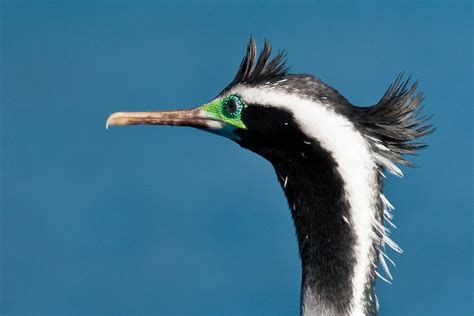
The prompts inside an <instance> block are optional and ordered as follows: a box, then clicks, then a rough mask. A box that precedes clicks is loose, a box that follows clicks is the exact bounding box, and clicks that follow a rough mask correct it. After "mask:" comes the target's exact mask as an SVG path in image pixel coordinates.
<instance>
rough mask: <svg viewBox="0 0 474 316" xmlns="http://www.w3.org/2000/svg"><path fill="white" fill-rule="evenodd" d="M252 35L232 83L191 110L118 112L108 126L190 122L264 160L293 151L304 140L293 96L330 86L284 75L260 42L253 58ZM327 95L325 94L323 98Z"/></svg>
mask: <svg viewBox="0 0 474 316" xmlns="http://www.w3.org/2000/svg"><path fill="white" fill-rule="evenodd" d="M256 51H257V49H256V44H255V41H254V40H253V39H252V38H251V39H250V41H249V43H248V47H247V53H246V55H245V57H244V58H243V60H242V62H241V65H240V67H239V69H238V72H237V74H236V76H235V78H234V79H233V80H232V82H231V83H230V84H229V85H228V86H227V87H226V88H225V89H224V90H223V91H222V92H221V93H219V94H218V96H217V97H215V98H214V99H212V100H211V101H210V102H208V103H206V104H204V105H202V106H199V107H196V108H192V109H185V110H174V111H160V112H117V113H114V114H112V115H111V116H110V117H109V118H108V120H107V127H108V126H112V125H114V126H119V125H174V126H189V127H195V128H198V129H201V130H205V131H208V132H211V133H214V134H217V135H220V136H224V137H226V138H229V139H231V140H233V141H235V142H237V143H238V144H239V145H241V146H242V147H244V148H247V149H250V150H252V151H254V152H256V153H258V154H260V155H262V156H264V157H265V158H267V159H271V157H273V156H274V155H278V156H280V155H287V154H288V153H289V152H295V151H298V150H297V148H295V146H300V145H302V144H304V143H303V142H302V140H303V139H307V138H308V137H305V135H303V134H302V132H301V129H300V128H298V123H297V122H296V120H295V118H294V116H293V114H292V111H291V106H292V101H294V100H292V97H299V98H301V97H303V98H318V97H320V95H319V94H320V93H321V91H320V90H318V89H317V88H318V85H320V87H319V88H324V89H326V90H327V91H326V92H332V90H331V89H330V88H328V87H327V86H325V85H324V84H322V82H320V81H318V80H317V79H315V78H314V77H313V76H310V75H292V74H288V68H287V67H286V66H285V54H284V53H283V52H281V51H280V52H278V53H277V54H276V55H275V56H274V57H271V45H270V43H269V42H267V41H266V42H265V45H264V48H263V50H262V51H261V53H260V55H259V56H258V58H257V54H256ZM326 98H327V96H326Z"/></svg>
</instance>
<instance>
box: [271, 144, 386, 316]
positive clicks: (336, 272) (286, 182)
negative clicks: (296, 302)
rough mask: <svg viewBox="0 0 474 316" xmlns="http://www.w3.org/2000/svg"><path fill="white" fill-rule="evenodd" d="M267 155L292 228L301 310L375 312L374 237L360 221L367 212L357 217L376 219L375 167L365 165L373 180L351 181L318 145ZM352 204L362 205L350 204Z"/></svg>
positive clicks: (315, 312)
mask: <svg viewBox="0 0 474 316" xmlns="http://www.w3.org/2000/svg"><path fill="white" fill-rule="evenodd" d="M274 158H275V157H274ZM270 161H272V164H273V166H274V168H275V170H276V172H277V175H278V178H279V181H280V184H281V186H282V188H283V190H284V192H285V195H286V197H287V200H288V204H289V206H290V208H291V214H292V217H293V220H294V224H295V228H296V236H297V239H298V245H299V254H300V257H301V264H302V282H301V314H302V315H349V314H350V315H361V314H365V315H373V314H376V309H377V308H376V298H375V293H374V283H375V266H376V258H377V255H378V243H379V241H378V240H379V239H378V238H377V237H374V232H373V229H372V223H370V222H369V223H363V224H364V225H362V226H361V225H360V221H364V220H365V221H367V220H366V218H367V217H364V216H362V218H358V217H359V213H360V214H363V213H364V212H368V213H371V214H372V213H373V214H372V215H373V218H375V219H376V220H377V221H381V216H380V208H379V207H378V206H380V201H378V199H379V194H378V192H380V189H381V187H380V186H381V185H382V183H381V181H380V179H378V177H377V173H376V171H375V170H370V172H369V171H368V173H369V174H370V175H369V176H370V177H372V176H373V177H374V178H375V179H376V180H375V181H365V182H366V183H365V186H363V185H357V183H355V185H352V186H351V183H349V181H348V180H347V179H344V175H343V172H341V167H344V166H341V163H340V162H336V161H335V159H334V158H333V157H332V156H331V154H330V153H329V152H327V151H325V150H324V149H322V148H321V147H319V146H312V147H309V146H307V147H305V149H304V150H302V151H300V152H299V153H298V154H297V155H292V156H286V157H283V158H282V157H279V158H278V159H270ZM361 163H362V161H361ZM346 167H347V166H346ZM352 167H357V166H352ZM359 167H360V168H365V167H366V166H365V165H364V166H362V165H361V166H359ZM374 183H375V186H376V187H375V188H374ZM359 184H360V179H359ZM372 191H373V192H374V194H372V193H369V194H368V193H367V192H372ZM375 194H377V195H376V196H377V198H375ZM363 199H367V201H364V200H363ZM374 201H375V202H374ZM355 205H358V206H360V207H362V208H364V209H362V210H359V209H354V206H355ZM373 205H378V206H375V207H374V206H373ZM367 208H370V209H367ZM372 215H371V216H372ZM358 222H359V223H358ZM356 226H357V227H356ZM367 227H368V229H366V228H367Z"/></svg>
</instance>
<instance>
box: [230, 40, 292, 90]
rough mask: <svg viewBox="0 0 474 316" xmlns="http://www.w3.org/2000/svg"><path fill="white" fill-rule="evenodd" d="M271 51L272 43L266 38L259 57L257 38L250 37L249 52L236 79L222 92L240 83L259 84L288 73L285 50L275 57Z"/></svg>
mask: <svg viewBox="0 0 474 316" xmlns="http://www.w3.org/2000/svg"><path fill="white" fill-rule="evenodd" d="M271 52H272V45H271V44H270V42H269V41H267V40H265V44H264V46H263V50H262V51H261V52H260V55H259V56H258V58H257V45H256V43H255V40H254V39H253V38H252V37H250V39H249V43H248V45H247V53H246V54H245V57H244V59H242V62H241V63H240V67H239V70H238V71H237V74H236V75H235V78H234V80H232V82H231V83H230V84H229V85H228V86H227V87H226V88H225V89H224V90H223V91H222V92H225V91H228V90H229V89H230V88H232V87H233V86H235V85H236V84H239V83H244V84H257V83H260V82H262V81H268V80H271V79H274V78H278V77H282V76H285V75H287V74H288V69H289V68H288V67H287V66H286V64H285V63H286V54H285V52H284V51H279V52H278V53H277V54H276V55H275V56H274V57H273V58H272V57H271Z"/></svg>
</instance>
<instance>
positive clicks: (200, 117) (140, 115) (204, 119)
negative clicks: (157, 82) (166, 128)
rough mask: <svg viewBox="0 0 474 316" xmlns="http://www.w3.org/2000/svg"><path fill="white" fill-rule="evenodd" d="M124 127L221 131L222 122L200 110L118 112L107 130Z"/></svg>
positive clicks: (109, 119) (108, 121)
mask: <svg viewBox="0 0 474 316" xmlns="http://www.w3.org/2000/svg"><path fill="white" fill-rule="evenodd" d="M124 125H174V126H190V127H197V128H201V129H220V128H222V122H220V121H218V120H216V119H214V118H212V117H210V116H209V114H207V113H206V112H204V111H203V110H201V109H200V108H195V109H190V110H176V111H163V112H116V113H113V114H112V115H110V116H109V118H108V119H107V122H106V123H105V128H109V126H124Z"/></svg>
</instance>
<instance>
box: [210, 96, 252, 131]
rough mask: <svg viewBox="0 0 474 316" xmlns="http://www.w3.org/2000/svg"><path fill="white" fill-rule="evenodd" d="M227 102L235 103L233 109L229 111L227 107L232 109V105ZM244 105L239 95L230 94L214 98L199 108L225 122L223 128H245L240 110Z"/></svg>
mask: <svg viewBox="0 0 474 316" xmlns="http://www.w3.org/2000/svg"><path fill="white" fill-rule="evenodd" d="M229 102H233V105H237V108H236V109H235V111H233V112H229V108H231V109H232V107H229V106H228V105H229ZM246 106H247V105H246V104H245V102H244V101H243V100H242V98H241V97H240V96H238V95H236V94H231V95H229V96H227V97H225V98H220V99H216V100H214V101H212V102H210V103H207V104H204V105H203V106H202V107H201V109H202V110H203V111H205V112H206V113H208V114H209V115H210V116H212V117H213V118H216V119H218V120H219V121H221V122H223V123H225V125H224V128H231V129H232V130H233V129H235V128H241V129H247V127H246V126H245V124H244V122H242V111H243V110H244V109H245V107H246ZM226 125H230V126H226ZM232 127H233V128H232Z"/></svg>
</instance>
